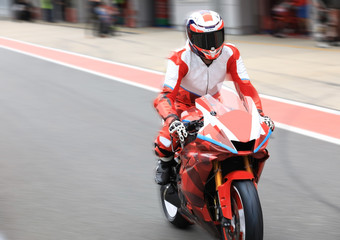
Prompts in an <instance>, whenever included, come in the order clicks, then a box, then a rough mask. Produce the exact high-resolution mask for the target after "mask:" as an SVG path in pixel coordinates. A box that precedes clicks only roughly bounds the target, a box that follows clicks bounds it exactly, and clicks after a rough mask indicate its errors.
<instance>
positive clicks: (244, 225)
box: [222, 180, 263, 240]
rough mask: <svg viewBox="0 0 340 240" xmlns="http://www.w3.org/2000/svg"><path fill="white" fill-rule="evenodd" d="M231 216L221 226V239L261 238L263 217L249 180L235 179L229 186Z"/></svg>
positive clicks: (258, 239) (247, 239) (246, 239)
mask: <svg viewBox="0 0 340 240" xmlns="http://www.w3.org/2000/svg"><path fill="white" fill-rule="evenodd" d="M231 205H232V206H231V207H232V214H233V218H232V220H231V222H230V226H228V227H222V239H223V240H263V218H262V209H261V204H260V199H259V197H258V194H257V189H256V188H255V186H254V183H253V182H252V181H250V180H246V181H235V182H233V183H232V188H231Z"/></svg>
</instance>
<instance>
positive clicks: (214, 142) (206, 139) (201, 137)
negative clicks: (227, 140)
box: [197, 134, 237, 154]
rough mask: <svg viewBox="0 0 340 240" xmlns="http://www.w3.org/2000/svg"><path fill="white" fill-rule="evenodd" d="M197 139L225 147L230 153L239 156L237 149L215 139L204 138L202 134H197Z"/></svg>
mask: <svg viewBox="0 0 340 240" xmlns="http://www.w3.org/2000/svg"><path fill="white" fill-rule="evenodd" d="M197 138H199V139H202V140H204V141H208V142H211V143H213V144H215V145H217V146H220V147H223V148H225V149H227V150H228V151H230V152H232V153H235V154H237V151H236V150H235V149H232V148H231V147H228V146H227V145H224V144H223V143H220V142H217V141H215V140H214V139H211V138H208V137H206V136H203V135H201V134H197Z"/></svg>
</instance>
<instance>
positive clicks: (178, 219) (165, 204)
mask: <svg viewBox="0 0 340 240" xmlns="http://www.w3.org/2000/svg"><path fill="white" fill-rule="evenodd" d="M169 186H170V184H168V185H164V186H161V189H160V194H161V201H162V208H163V212H164V215H165V217H166V218H167V220H168V221H169V222H170V223H172V224H173V225H175V226H176V227H178V228H187V227H188V226H190V225H192V223H190V222H189V221H188V220H186V219H185V218H184V217H183V216H182V214H181V213H180V212H178V207H176V206H175V205H174V204H173V203H170V202H169V201H167V200H166V194H169V192H168V191H173V189H172V190H170V188H169ZM170 194H177V193H173V192H172V193H170Z"/></svg>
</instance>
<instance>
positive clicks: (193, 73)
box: [154, 10, 274, 185]
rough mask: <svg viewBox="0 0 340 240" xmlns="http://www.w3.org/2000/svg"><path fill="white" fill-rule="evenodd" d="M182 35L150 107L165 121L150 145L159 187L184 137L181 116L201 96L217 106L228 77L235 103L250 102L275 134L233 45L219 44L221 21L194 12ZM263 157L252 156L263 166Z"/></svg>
mask: <svg viewBox="0 0 340 240" xmlns="http://www.w3.org/2000/svg"><path fill="white" fill-rule="evenodd" d="M186 35H187V43H186V45H185V46H184V47H183V48H182V49H180V50H177V51H174V52H173V53H172V55H171V56H170V58H169V60H168V67H167V71H166V74H165V81H164V85H163V90H162V92H161V93H160V94H159V95H158V97H157V98H156V99H155V101H154V107H155V108H156V110H157V112H158V114H159V115H160V116H161V118H162V119H163V121H164V122H163V127H162V129H161V131H160V132H159V135H158V136H157V138H156V140H155V153H156V155H157V157H158V159H159V160H158V165H157V168H156V176H155V182H156V183H157V184H160V185H164V184H167V183H168V182H169V180H170V179H169V178H170V169H171V166H173V165H174V164H175V161H174V151H176V149H177V148H178V146H179V141H178V139H179V138H180V137H181V136H180V135H182V136H184V137H185V135H186V130H185V126H184V124H183V123H182V122H181V119H180V116H181V113H182V112H183V111H185V110H187V109H188V108H190V107H192V106H194V105H195V99H196V98H199V97H200V96H203V95H206V94H210V95H212V96H213V97H215V98H216V99H219V100H220V97H221V96H220V90H221V88H222V84H223V82H224V81H225V80H226V77H227V75H229V76H230V80H231V81H233V82H234V85H235V88H236V90H237V92H238V94H239V96H240V98H242V97H243V96H250V97H251V98H252V99H253V100H254V102H255V104H256V107H257V109H258V111H259V114H260V115H261V116H263V117H264V118H265V119H266V122H267V121H268V125H270V127H271V128H272V129H274V123H273V122H272V121H271V120H270V118H269V117H266V116H265V115H264V113H263V111H262V105H261V100H260V97H259V95H258V93H257V91H256V89H255V88H254V87H253V85H252V84H251V82H250V79H249V76H248V74H247V71H246V68H245V66H244V64H243V61H242V58H241V56H240V52H239V50H238V49H237V48H236V47H235V46H234V45H233V44H229V43H224V22H223V20H222V18H221V17H220V15H219V14H218V13H216V12H213V11H209V10H202V11H198V12H194V13H193V14H191V15H190V17H189V18H188V20H187V24H186ZM268 157H269V154H268V152H267V151H263V152H261V153H259V154H258V155H257V156H256V158H258V159H260V160H259V162H261V163H263V165H264V162H265V160H266V159H267V158H268ZM263 165H262V166H263Z"/></svg>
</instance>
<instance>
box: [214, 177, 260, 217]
mask: <svg viewBox="0 0 340 240" xmlns="http://www.w3.org/2000/svg"><path fill="white" fill-rule="evenodd" d="M247 179H248V180H253V179H254V175H253V174H252V173H250V172H247V171H234V172H231V173H229V174H227V175H226V176H225V177H224V180H225V182H224V183H223V184H222V185H220V186H219V187H218V188H217V190H218V197H219V200H220V205H221V210H222V215H223V217H225V218H227V219H232V218H233V214H232V209H231V196H230V193H231V184H232V182H233V181H235V180H247Z"/></svg>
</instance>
